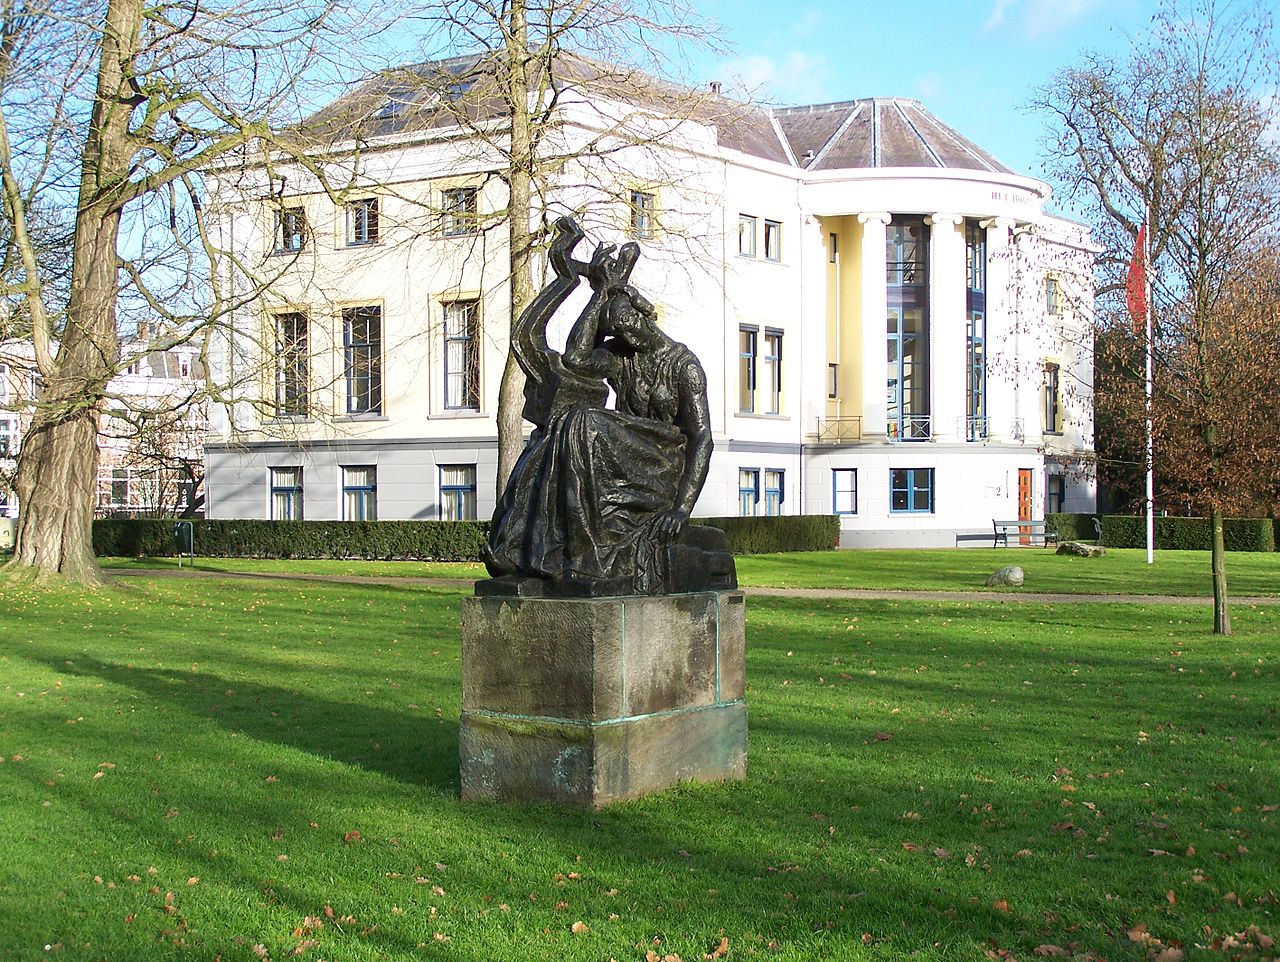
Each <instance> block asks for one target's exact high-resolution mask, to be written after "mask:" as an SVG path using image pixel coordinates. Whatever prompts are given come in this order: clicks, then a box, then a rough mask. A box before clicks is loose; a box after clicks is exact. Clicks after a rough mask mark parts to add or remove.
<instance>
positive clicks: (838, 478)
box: [831, 468, 858, 514]
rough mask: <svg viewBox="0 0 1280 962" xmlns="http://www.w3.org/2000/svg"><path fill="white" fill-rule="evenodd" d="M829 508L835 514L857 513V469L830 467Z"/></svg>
mask: <svg viewBox="0 0 1280 962" xmlns="http://www.w3.org/2000/svg"><path fill="white" fill-rule="evenodd" d="M831 509H832V511H834V512H835V513H836V514H857V513H858V469H857V468H832V469H831Z"/></svg>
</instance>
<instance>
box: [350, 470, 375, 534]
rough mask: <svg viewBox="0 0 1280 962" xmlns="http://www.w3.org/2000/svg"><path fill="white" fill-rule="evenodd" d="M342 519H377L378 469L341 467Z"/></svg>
mask: <svg viewBox="0 0 1280 962" xmlns="http://www.w3.org/2000/svg"><path fill="white" fill-rule="evenodd" d="M342 520H343V521H376V520H378V469H377V468H375V467H367V466H366V467H359V468H343V469H342Z"/></svg>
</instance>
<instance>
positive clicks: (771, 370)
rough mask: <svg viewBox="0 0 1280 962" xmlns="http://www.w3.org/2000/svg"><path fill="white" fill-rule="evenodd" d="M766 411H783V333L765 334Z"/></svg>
mask: <svg viewBox="0 0 1280 962" xmlns="http://www.w3.org/2000/svg"><path fill="white" fill-rule="evenodd" d="M763 361H764V390H765V397H764V410H765V413H766V414H778V413H780V412H781V411H782V332H781V331H770V330H766V331H765V332H764V358H763Z"/></svg>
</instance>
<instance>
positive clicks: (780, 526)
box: [693, 514, 840, 555]
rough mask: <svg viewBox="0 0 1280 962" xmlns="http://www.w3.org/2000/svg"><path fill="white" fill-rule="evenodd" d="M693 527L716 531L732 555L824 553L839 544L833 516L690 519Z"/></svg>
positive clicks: (835, 518) (838, 526) (837, 530)
mask: <svg viewBox="0 0 1280 962" xmlns="http://www.w3.org/2000/svg"><path fill="white" fill-rule="evenodd" d="M693 523H694V524H704V525H706V526H707V527H709V528H719V529H720V530H721V531H723V532H724V533H725V534H726V535H728V536H729V550H730V551H732V552H733V553H734V554H736V555H743V554H771V553H773V552H776V551H828V550H830V549H832V548H834V547H835V546H836V544H837V542H838V541H839V540H840V519H839V518H837V517H836V516H835V515H833V514H793V515H785V516H783V517H773V518H694V519H693Z"/></svg>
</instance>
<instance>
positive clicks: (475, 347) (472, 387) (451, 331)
mask: <svg viewBox="0 0 1280 962" xmlns="http://www.w3.org/2000/svg"><path fill="white" fill-rule="evenodd" d="M478 308H479V305H478V304H477V303H476V302H475V301H449V302H447V303H446V304H445V305H444V406H445V407H447V408H455V409H458V408H460V409H464V410H472V411H478V410H479V409H480V350H479V337H478V336H477V335H478V333H479V331H478V327H477V323H476V318H477V316H478V314H479V310H478Z"/></svg>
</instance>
